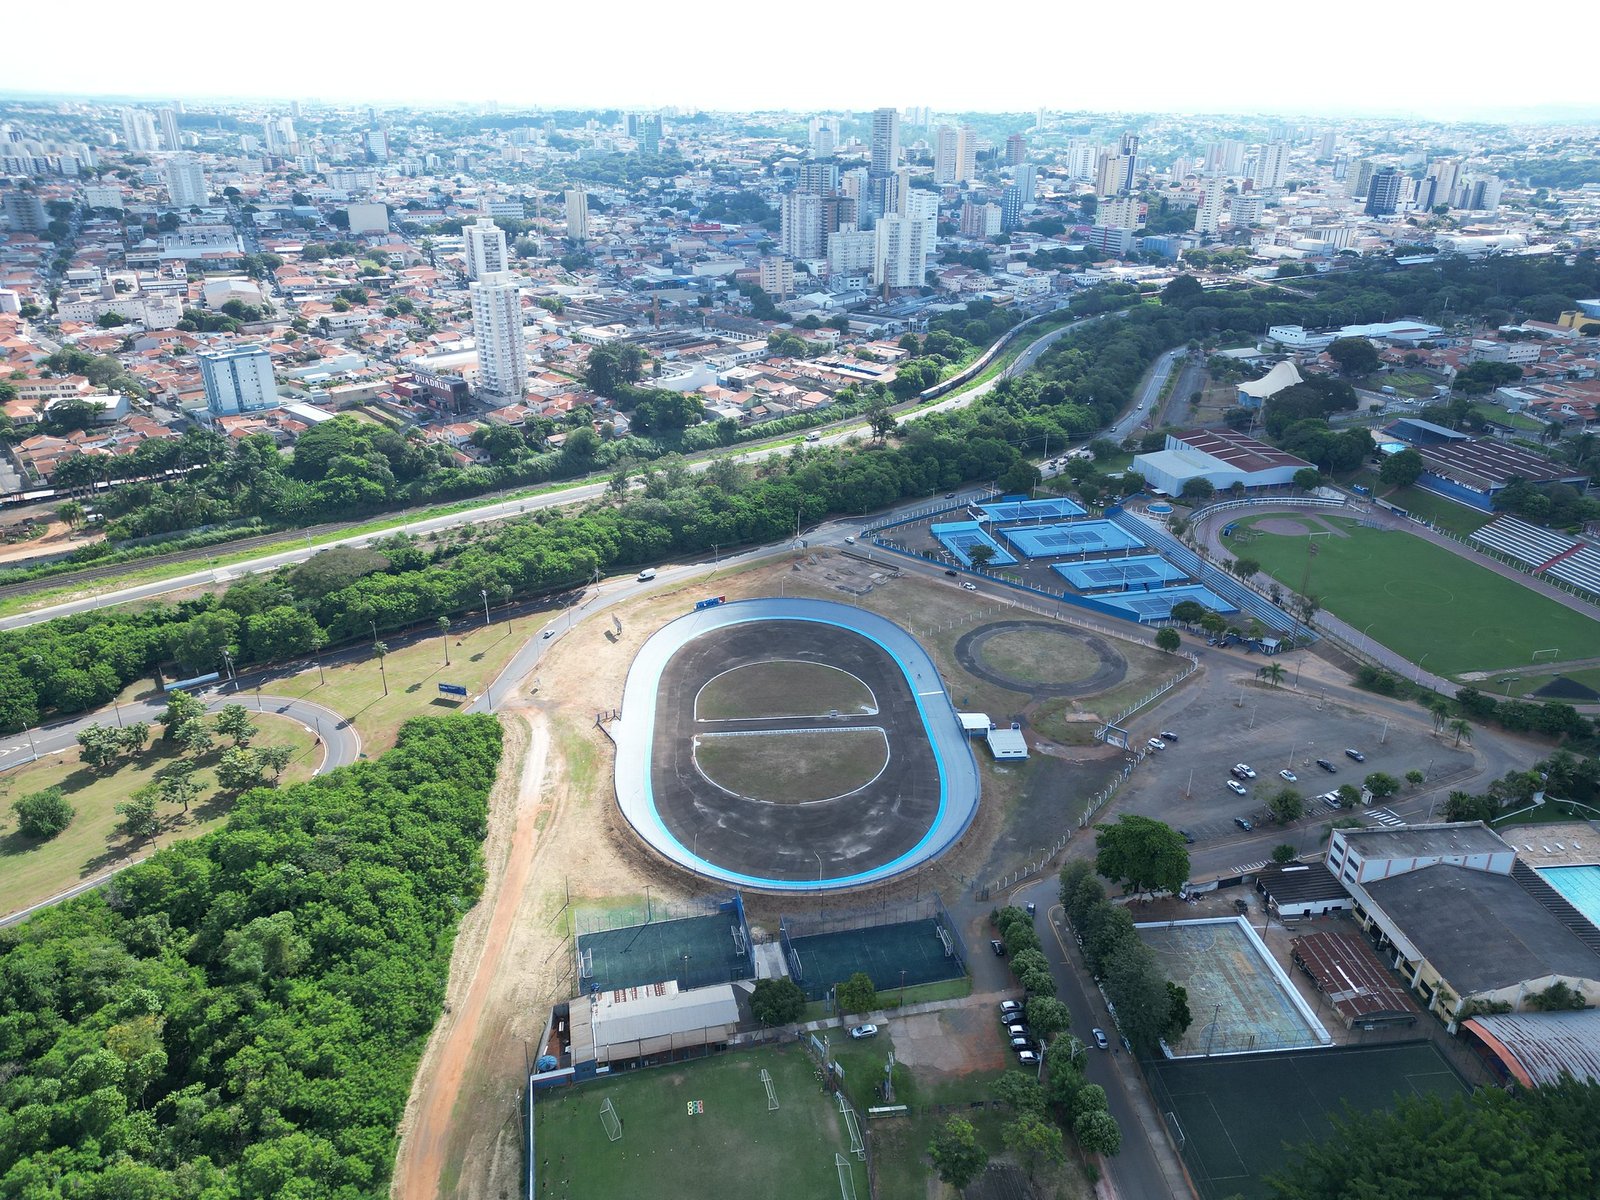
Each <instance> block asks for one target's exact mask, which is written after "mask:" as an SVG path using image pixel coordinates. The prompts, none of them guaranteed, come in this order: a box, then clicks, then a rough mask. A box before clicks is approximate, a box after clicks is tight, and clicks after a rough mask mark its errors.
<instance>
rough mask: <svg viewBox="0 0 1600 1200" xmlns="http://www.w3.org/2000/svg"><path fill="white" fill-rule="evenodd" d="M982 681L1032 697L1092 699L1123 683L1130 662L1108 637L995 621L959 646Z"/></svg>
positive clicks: (959, 653) (1065, 627)
mask: <svg viewBox="0 0 1600 1200" xmlns="http://www.w3.org/2000/svg"><path fill="white" fill-rule="evenodd" d="M956 658H957V659H959V660H960V662H961V665H962V666H963V667H965V668H966V669H967V670H968V671H970V672H971V673H972V674H974V675H976V676H977V677H978V678H980V679H986V680H988V681H989V682H990V683H995V684H999V685H1000V686H1001V687H1003V688H1006V689H1008V690H1009V691H1013V692H1023V693H1025V694H1027V695H1031V696H1089V695H1093V694H1094V693H1096V692H1103V691H1105V690H1106V689H1107V688H1112V687H1115V686H1116V685H1117V684H1119V683H1121V682H1122V680H1123V679H1124V678H1125V677H1126V676H1127V674H1128V662H1127V659H1125V658H1123V657H1122V655H1121V654H1119V653H1117V651H1116V649H1115V648H1114V647H1113V646H1112V645H1111V644H1110V643H1109V642H1107V641H1106V640H1105V639H1104V638H1100V637H1096V636H1095V635H1094V634H1092V633H1085V632H1083V631H1082V630H1079V629H1074V628H1072V627H1071V626H1068V625H1056V624H1053V623H1051V622H1048V621H996V622H995V623H993V624H991V625H981V626H979V627H978V628H977V629H974V630H972V631H971V632H970V633H968V634H965V635H964V636H963V637H962V638H961V639H960V640H959V641H958V642H956Z"/></svg>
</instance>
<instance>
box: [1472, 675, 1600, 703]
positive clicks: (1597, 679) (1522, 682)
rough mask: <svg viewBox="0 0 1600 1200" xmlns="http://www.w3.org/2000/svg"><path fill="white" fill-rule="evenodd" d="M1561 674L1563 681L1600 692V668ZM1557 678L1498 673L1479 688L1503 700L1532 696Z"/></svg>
mask: <svg viewBox="0 0 1600 1200" xmlns="http://www.w3.org/2000/svg"><path fill="white" fill-rule="evenodd" d="M1559 674H1560V675H1561V677H1562V678H1563V679H1570V680H1572V682H1574V683H1581V684H1583V685H1584V686H1585V687H1591V688H1593V689H1594V690H1595V691H1597V692H1600V667H1584V668H1581V669H1579V670H1576V671H1561V672H1559ZM1555 677H1556V673H1554V672H1550V671H1541V672H1539V673H1537V674H1532V675H1530V674H1528V673H1527V672H1522V673H1521V674H1517V673H1516V672H1514V671H1513V672H1497V673H1496V674H1495V675H1494V677H1493V678H1490V679H1486V680H1484V681H1483V682H1481V683H1479V684H1478V687H1479V688H1481V689H1482V690H1483V691H1485V692H1488V693H1489V694H1490V695H1492V696H1499V697H1501V698H1502V699H1504V698H1505V697H1506V696H1508V695H1510V696H1531V695H1532V694H1533V693H1534V692H1536V691H1538V690H1539V689H1540V688H1542V687H1543V686H1544V685H1545V684H1547V683H1549V682H1550V681H1551V680H1552V679H1554V678H1555ZM1508 680H1509V683H1510V687H1509V689H1508V688H1507V681H1508ZM1566 703H1569V704H1572V703H1578V704H1582V703H1584V701H1582V700H1578V701H1570V700H1569V701H1567V702H1566Z"/></svg>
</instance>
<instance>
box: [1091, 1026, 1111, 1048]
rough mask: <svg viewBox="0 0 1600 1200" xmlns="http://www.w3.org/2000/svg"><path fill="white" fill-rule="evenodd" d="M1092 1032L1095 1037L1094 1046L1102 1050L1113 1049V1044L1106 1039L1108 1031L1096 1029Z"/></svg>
mask: <svg viewBox="0 0 1600 1200" xmlns="http://www.w3.org/2000/svg"><path fill="white" fill-rule="evenodd" d="M1091 1032H1092V1033H1093V1035H1094V1044H1095V1045H1096V1046H1099V1047H1100V1049H1102V1050H1109V1049H1111V1042H1110V1040H1109V1039H1108V1038H1107V1037H1106V1031H1105V1030H1104V1029H1094V1030H1091Z"/></svg>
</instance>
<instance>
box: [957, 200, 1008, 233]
mask: <svg viewBox="0 0 1600 1200" xmlns="http://www.w3.org/2000/svg"><path fill="white" fill-rule="evenodd" d="M1004 217H1005V214H1004V212H1003V211H1002V210H1001V208H1000V206H999V205H998V204H979V203H978V202H977V201H976V200H968V201H967V202H966V203H965V204H963V205H962V206H961V234H962V236H963V237H970V238H990V237H996V236H998V234H999V233H1000V227H1001V222H1002V221H1003V220H1004Z"/></svg>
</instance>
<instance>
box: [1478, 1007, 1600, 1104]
mask: <svg viewBox="0 0 1600 1200" xmlns="http://www.w3.org/2000/svg"><path fill="white" fill-rule="evenodd" d="M1462 1029H1463V1030H1464V1031H1466V1032H1467V1033H1468V1034H1470V1035H1471V1038H1472V1039H1473V1040H1475V1041H1476V1043H1477V1045H1478V1047H1479V1053H1480V1054H1481V1055H1482V1056H1483V1057H1485V1058H1487V1059H1488V1060H1489V1061H1490V1064H1491V1065H1492V1066H1494V1067H1495V1068H1496V1069H1497V1070H1498V1071H1499V1073H1500V1074H1501V1076H1502V1077H1504V1078H1509V1079H1515V1080H1516V1081H1517V1082H1518V1083H1520V1084H1522V1085H1523V1086H1524V1087H1538V1086H1539V1085H1540V1084H1545V1083H1555V1082H1557V1081H1558V1080H1559V1079H1560V1078H1561V1076H1562V1075H1563V1074H1569V1075H1571V1076H1572V1077H1573V1078H1574V1079H1577V1080H1578V1081H1579V1082H1580V1083H1581V1082H1583V1081H1584V1080H1596V1081H1600V1010H1597V1009H1593V1008H1589V1009H1584V1010H1583V1011H1581V1012H1559V1013H1504V1014H1498V1015H1495V1016H1483V1017H1473V1018H1471V1019H1470V1020H1468V1021H1466V1022H1465V1023H1464V1024H1463V1025H1462Z"/></svg>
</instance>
